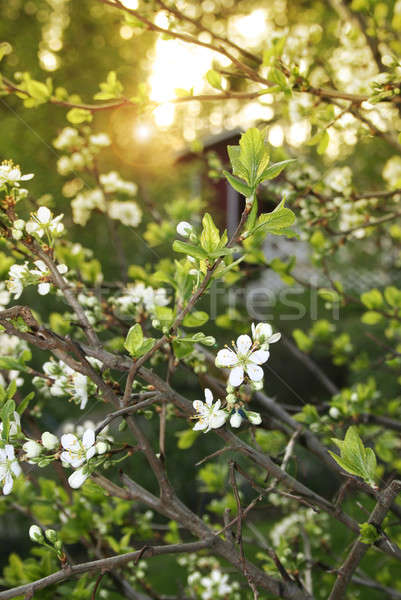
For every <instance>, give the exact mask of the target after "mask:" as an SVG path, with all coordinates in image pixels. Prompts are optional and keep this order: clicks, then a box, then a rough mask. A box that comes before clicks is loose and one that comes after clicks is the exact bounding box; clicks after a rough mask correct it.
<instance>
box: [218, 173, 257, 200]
mask: <svg viewBox="0 0 401 600" xmlns="http://www.w3.org/2000/svg"><path fill="white" fill-rule="evenodd" d="M223 175H224V177H225V178H226V179H228V182H229V183H230V184H231V186H232V187H233V188H234V189H235V190H236V191H237V192H239V193H240V194H242V195H243V196H245V198H249V197H250V196H251V195H252V193H253V190H252V188H251V187H250V186H249V185H247V184H246V183H245V182H244V181H242V180H241V179H239V178H238V177H236V176H235V175H231V173H229V172H228V171H223Z"/></svg>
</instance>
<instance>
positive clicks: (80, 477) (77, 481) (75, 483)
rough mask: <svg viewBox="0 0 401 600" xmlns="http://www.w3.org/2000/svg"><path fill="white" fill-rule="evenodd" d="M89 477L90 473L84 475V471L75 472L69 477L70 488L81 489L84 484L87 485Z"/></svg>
mask: <svg viewBox="0 0 401 600" xmlns="http://www.w3.org/2000/svg"><path fill="white" fill-rule="evenodd" d="M88 477H89V473H84V470H83V469H78V470H77V471H74V473H73V474H72V475H70V476H69V478H68V483H69V484H70V487H72V488H73V489H74V490H76V489H78V488H80V487H81V485H82V484H83V483H85V481H86V480H87V479H88Z"/></svg>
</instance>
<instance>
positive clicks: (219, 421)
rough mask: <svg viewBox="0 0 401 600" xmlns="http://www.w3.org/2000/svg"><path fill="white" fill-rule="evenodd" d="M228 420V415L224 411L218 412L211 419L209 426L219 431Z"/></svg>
mask: <svg viewBox="0 0 401 600" xmlns="http://www.w3.org/2000/svg"><path fill="white" fill-rule="evenodd" d="M226 419H227V413H225V412H224V410H218V411H217V412H215V413H214V414H213V415H212V417H211V418H210V421H209V425H210V427H211V428H212V429H218V428H219V427H222V426H223V425H224V423H225V422H226Z"/></svg>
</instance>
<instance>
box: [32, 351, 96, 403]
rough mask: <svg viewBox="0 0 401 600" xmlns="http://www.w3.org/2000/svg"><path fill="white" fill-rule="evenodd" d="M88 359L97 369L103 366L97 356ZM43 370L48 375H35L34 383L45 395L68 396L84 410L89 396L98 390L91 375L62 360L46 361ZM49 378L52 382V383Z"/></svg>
mask: <svg viewBox="0 0 401 600" xmlns="http://www.w3.org/2000/svg"><path fill="white" fill-rule="evenodd" d="M87 360H88V362H89V363H90V364H91V365H92V367H94V368H96V369H100V368H101V366H102V363H101V362H100V361H99V360H97V359H96V358H92V357H88V358H87ZM43 372H44V374H45V376H46V377H43V378H42V377H39V376H38V377H34V379H33V383H34V385H35V386H36V387H37V388H38V389H40V390H41V392H42V393H43V394H44V395H45V396H54V397H56V398H59V397H63V396H67V397H69V398H71V400H73V401H74V402H76V403H77V404H79V405H80V408H81V409H82V410H83V409H84V408H85V407H86V405H87V402H88V398H89V396H90V395H93V394H95V392H96V386H95V384H94V383H93V382H92V381H91V379H89V377H87V376H86V375H83V374H82V373H78V372H77V371H74V369H72V368H71V367H69V366H68V365H66V364H65V363H64V362H63V361H62V360H60V361H58V362H56V361H53V360H52V361H49V362H46V363H44V365H43ZM49 380H50V381H51V382H52V383H51V384H50V385H49V384H48V381H49Z"/></svg>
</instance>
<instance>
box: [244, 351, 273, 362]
mask: <svg viewBox="0 0 401 600" xmlns="http://www.w3.org/2000/svg"><path fill="white" fill-rule="evenodd" d="M269 356H270V352H268V351H267V350H256V352H252V354H251V355H250V356H249V358H248V360H249V361H250V362H253V363H255V364H256V365H263V363H265V362H266V361H267V360H268V359H269Z"/></svg>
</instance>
